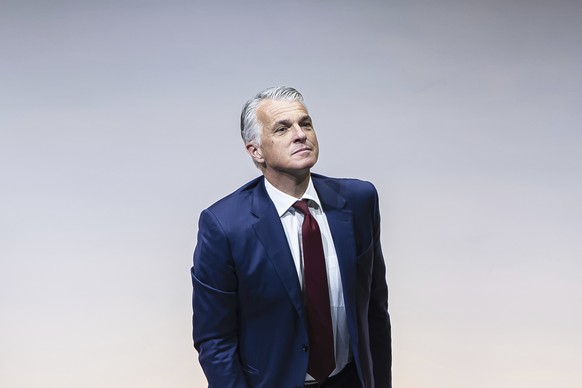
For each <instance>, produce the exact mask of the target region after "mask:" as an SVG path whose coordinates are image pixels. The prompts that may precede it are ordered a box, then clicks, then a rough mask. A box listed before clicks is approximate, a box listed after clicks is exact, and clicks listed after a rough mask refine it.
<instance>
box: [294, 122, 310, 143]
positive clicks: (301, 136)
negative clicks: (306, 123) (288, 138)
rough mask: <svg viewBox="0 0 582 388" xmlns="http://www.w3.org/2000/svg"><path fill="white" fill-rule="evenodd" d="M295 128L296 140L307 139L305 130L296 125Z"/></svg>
mask: <svg viewBox="0 0 582 388" xmlns="http://www.w3.org/2000/svg"><path fill="white" fill-rule="evenodd" d="M293 128H294V130H295V139H296V140H300V141H303V140H305V139H306V138H307V135H306V134H305V132H304V131H303V128H301V125H299V124H294V125H293Z"/></svg>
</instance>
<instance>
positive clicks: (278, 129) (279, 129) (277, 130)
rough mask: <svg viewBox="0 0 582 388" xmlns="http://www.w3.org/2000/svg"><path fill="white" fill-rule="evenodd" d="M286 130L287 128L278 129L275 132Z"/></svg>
mask: <svg viewBox="0 0 582 388" xmlns="http://www.w3.org/2000/svg"><path fill="white" fill-rule="evenodd" d="M286 130H287V128H285V127H280V128H277V129H275V132H285V131H286Z"/></svg>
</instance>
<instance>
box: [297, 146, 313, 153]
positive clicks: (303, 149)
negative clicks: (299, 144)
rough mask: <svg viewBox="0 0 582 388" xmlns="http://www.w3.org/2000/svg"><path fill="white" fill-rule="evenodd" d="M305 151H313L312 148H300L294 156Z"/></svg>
mask: <svg viewBox="0 0 582 388" xmlns="http://www.w3.org/2000/svg"><path fill="white" fill-rule="evenodd" d="M303 151H311V148H309V147H303V148H299V149H298V150H296V151H293V154H298V153H300V152H303Z"/></svg>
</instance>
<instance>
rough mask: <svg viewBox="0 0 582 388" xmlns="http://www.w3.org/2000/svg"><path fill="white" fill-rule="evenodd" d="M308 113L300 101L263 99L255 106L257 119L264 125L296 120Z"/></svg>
mask: <svg viewBox="0 0 582 388" xmlns="http://www.w3.org/2000/svg"><path fill="white" fill-rule="evenodd" d="M308 114H309V113H307V108H305V105H303V104H302V103H301V102H300V101H285V100H263V101H261V102H260V104H259V106H258V107H257V119H259V121H260V122H261V123H262V124H263V125H266V126H270V125H271V124H273V123H276V122H278V121H281V120H298V119H299V118H302V117H305V116H307V115H308Z"/></svg>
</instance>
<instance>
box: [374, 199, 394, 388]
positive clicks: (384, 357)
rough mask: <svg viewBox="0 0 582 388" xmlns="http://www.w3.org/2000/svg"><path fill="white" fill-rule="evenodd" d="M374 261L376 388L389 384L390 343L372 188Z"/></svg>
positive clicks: (376, 210) (375, 205)
mask: <svg viewBox="0 0 582 388" xmlns="http://www.w3.org/2000/svg"><path fill="white" fill-rule="evenodd" d="M374 196H375V198H374V210H373V211H374V263H373V266H374V267H373V272H372V288H371V292H370V305H369V310H368V322H369V330H370V347H371V351H372V361H373V364H374V381H375V387H376V388H391V387H392V371H391V368H392V345H391V327H390V316H389V315H388V286H387V284H386V264H385V262H384V256H383V254H382V244H381V242H380V210H379V206H378V193H377V192H376V189H374Z"/></svg>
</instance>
